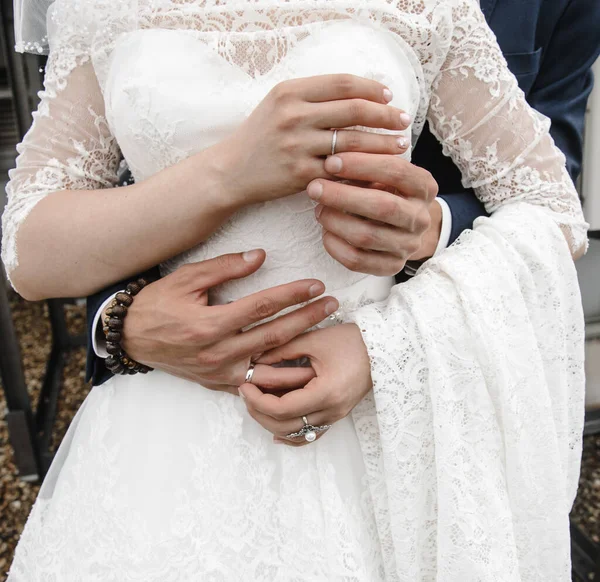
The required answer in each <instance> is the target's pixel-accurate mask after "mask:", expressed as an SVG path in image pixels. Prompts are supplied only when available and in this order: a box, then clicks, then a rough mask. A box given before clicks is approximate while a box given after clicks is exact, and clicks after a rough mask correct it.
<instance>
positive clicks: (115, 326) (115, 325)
mask: <svg viewBox="0 0 600 582" xmlns="http://www.w3.org/2000/svg"><path fill="white" fill-rule="evenodd" d="M108 327H109V328H110V329H112V330H116V331H119V330H121V329H123V320H122V319H120V318H119V317H111V318H110V319H109V320H108Z"/></svg>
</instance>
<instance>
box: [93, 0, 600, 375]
mask: <svg viewBox="0 0 600 582" xmlns="http://www.w3.org/2000/svg"><path fill="white" fill-rule="evenodd" d="M481 9H482V11H483V13H484V14H485V17H486V19H487V21H488V23H489V25H490V27H491V29H492V30H493V31H494V33H495V34H496V37H497V39H498V43H499V44H500V47H501V48H502V52H503V53H504V56H505V57H506V60H507V62H508V66H509V68H510V70H511V71H512V72H513V73H514V74H515V76H516V77H517V79H518V81H519V86H520V87H521V89H522V90H523V91H524V92H525V95H526V96H527V101H528V102H529V104H530V105H531V106H532V107H534V108H535V109H537V110H538V111H539V112H540V113H543V114H544V115H546V116H547V117H549V118H550V119H551V121H552V128H551V133H552V137H553V138H554V141H555V142H556V144H557V145H558V147H559V148H560V149H561V150H562V151H563V152H564V154H565V156H566V158H567V168H568V170H569V173H570V174H571V176H572V178H573V180H575V179H576V178H577V176H578V175H579V172H580V170H581V161H582V155H583V153H582V150H583V125H584V117H585V108H586V103H587V98H588V96H589V94H590V91H591V90H592V84H593V77H592V72H591V66H592V65H593V63H594V61H595V60H596V58H597V57H598V54H599V53H600V0H481ZM413 162H414V163H415V164H417V165H419V166H422V167H424V168H427V169H428V170H429V171H430V172H431V173H432V174H433V176H434V178H435V179H436V180H437V182H438V184H439V189H440V190H439V191H440V196H441V197H442V198H444V199H445V200H446V202H447V203H448V205H449V206H450V211H451V213H452V233H451V237H450V242H451V243H452V242H454V240H456V238H457V237H458V235H459V234H460V233H461V232H462V231H463V230H466V229H469V228H471V227H472V226H473V221H474V220H475V219H476V218H477V217H479V216H483V215H485V210H484V209H483V206H482V205H481V203H480V202H479V201H478V200H477V198H476V197H475V195H474V194H473V192H472V191H468V190H466V189H465V188H463V186H462V185H461V176H460V172H459V171H458V169H457V168H456V166H455V165H454V164H453V162H452V161H451V160H450V158H447V157H444V155H443V154H442V148H441V145H440V144H439V143H438V141H437V140H436V139H435V138H434V137H433V136H432V135H431V133H430V131H429V129H428V128H427V127H425V129H424V131H423V134H422V135H421V137H420V138H419V141H418V143H417V144H416V146H415V148H414V150H413ZM143 276H144V277H145V278H147V279H149V280H151V281H153V280H156V279H158V278H159V277H160V274H159V273H158V268H155V269H152V270H150V271H148V272H146V273H144V275H143ZM129 280H131V279H128V281H129ZM125 284H126V282H119V283H116V284H115V285H113V286H111V287H109V288H107V289H104V290H103V291H101V292H100V293H97V294H96V295H92V296H91V297H88V301H87V311H88V339H89V340H91V334H92V333H94V330H92V329H91V324H92V320H93V318H94V315H95V313H96V311H97V310H98V308H99V307H100V305H101V304H102V303H103V301H104V300H105V298H106V297H108V296H109V295H112V294H113V293H115V292H116V291H119V290H120V289H123V288H124V286H125ZM110 376H111V373H110V372H109V371H108V370H107V369H106V368H105V366H104V362H103V361H102V360H101V359H100V358H98V357H96V355H95V354H94V352H93V349H92V346H91V341H88V359H87V368H86V377H87V379H88V380H89V379H92V382H93V383H94V384H102V383H103V382H104V381H106V380H107V379H108V378H110Z"/></svg>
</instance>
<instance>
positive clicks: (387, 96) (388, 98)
mask: <svg viewBox="0 0 600 582" xmlns="http://www.w3.org/2000/svg"><path fill="white" fill-rule="evenodd" d="M393 98H394V94H393V93H392V92H391V91H390V90H389V89H384V90H383V99H384V101H385V102H386V103H389V102H390V101H391V100H392V99H393Z"/></svg>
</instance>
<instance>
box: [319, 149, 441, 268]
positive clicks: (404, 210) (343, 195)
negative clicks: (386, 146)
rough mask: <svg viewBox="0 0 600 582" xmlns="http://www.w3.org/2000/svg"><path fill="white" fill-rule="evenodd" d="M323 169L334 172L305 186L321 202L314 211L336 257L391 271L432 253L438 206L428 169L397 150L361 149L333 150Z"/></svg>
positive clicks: (351, 265) (355, 264) (350, 263)
mask: <svg viewBox="0 0 600 582" xmlns="http://www.w3.org/2000/svg"><path fill="white" fill-rule="evenodd" d="M325 169H326V170H327V172H328V173H330V174H331V175H332V176H334V177H335V178H334V179H332V180H325V179H318V180H314V181H313V182H311V183H310V184H309V185H308V189H307V192H308V195H309V196H310V197H311V198H312V199H313V200H315V201H316V202H319V205H318V206H317V207H316V209H315V215H316V217H317V220H318V221H319V223H320V224H321V225H322V226H323V230H324V234H323V243H324V245H325V249H326V250H327V252H328V253H329V254H330V255H331V256H332V257H333V258H334V259H336V260H337V261H338V262H340V263H342V264H343V265H344V266H345V267H347V268H348V269H350V270H352V271H358V272H361V273H369V274H372V275H395V274H396V273H399V272H400V271H401V270H402V269H403V268H404V264H405V263H406V261H407V260H408V259H409V258H411V257H412V258H413V259H423V258H427V257H429V256H431V255H432V254H433V252H434V250H435V248H436V246H437V242H438V240H439V236H440V227H441V208H440V207H439V205H438V204H432V203H433V201H434V199H435V197H436V195H437V192H438V186H437V182H436V181H435V180H434V179H433V177H432V176H431V174H430V173H429V172H428V171H427V170H424V169H423V168H419V167H418V166H415V165H413V164H411V163H410V162H408V161H406V160H404V159H402V158H399V157H397V156H391V155H383V154H365V153H359V152H348V153H341V154H336V155H335V156H331V157H329V158H328V159H327V161H326V162H325ZM340 179H343V180H349V181H351V183H350V184H347V183H344V182H340V181H339V180H340Z"/></svg>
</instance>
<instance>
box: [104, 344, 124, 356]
mask: <svg viewBox="0 0 600 582" xmlns="http://www.w3.org/2000/svg"><path fill="white" fill-rule="evenodd" d="M106 351H107V352H108V353H109V354H111V355H112V356H120V355H121V346H120V345H119V344H114V343H112V342H106Z"/></svg>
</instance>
